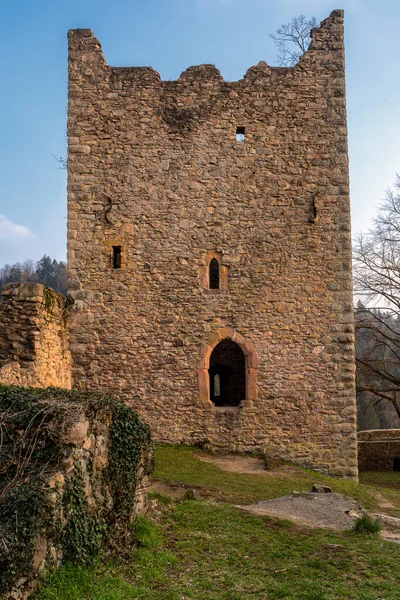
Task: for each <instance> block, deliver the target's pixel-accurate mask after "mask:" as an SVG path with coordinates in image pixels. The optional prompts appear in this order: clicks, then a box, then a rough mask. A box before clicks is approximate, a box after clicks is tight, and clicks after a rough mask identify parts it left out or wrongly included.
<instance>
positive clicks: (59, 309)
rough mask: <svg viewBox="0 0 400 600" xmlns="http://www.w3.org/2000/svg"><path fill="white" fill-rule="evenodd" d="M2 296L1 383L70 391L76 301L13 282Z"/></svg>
mask: <svg viewBox="0 0 400 600" xmlns="http://www.w3.org/2000/svg"><path fill="white" fill-rule="evenodd" d="M1 295H2V301H1V302H0V382H1V383H5V384H17V385H32V386H35V387H36V386H37V387H45V386H48V385H54V386H60V387H63V388H67V389H70V388H71V355H70V351H69V334H68V316H69V311H70V308H71V306H72V304H73V301H72V299H71V298H70V297H67V298H64V296H62V295H61V294H57V292H55V291H54V290H52V289H51V288H49V287H48V286H45V285H41V284H38V283H30V282H29V283H28V282H26V283H10V284H8V285H6V286H4V288H3V289H2V290H1Z"/></svg>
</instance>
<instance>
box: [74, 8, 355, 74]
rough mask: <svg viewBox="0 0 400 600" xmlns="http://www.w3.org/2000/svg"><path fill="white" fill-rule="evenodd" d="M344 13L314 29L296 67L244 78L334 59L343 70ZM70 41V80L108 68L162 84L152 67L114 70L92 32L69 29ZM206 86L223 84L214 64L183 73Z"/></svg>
mask: <svg viewBox="0 0 400 600" xmlns="http://www.w3.org/2000/svg"><path fill="white" fill-rule="evenodd" d="M343 22H344V11H343V10H333V11H332V12H331V14H330V15H329V17H327V18H326V19H324V20H323V21H322V22H321V24H320V26H319V27H315V28H313V29H312V30H311V32H310V35H311V44H310V47H309V49H308V50H307V51H306V52H305V53H304V54H303V55H302V56H301V58H300V60H299V62H298V63H297V64H296V65H295V66H294V67H271V66H270V65H268V64H267V63H266V62H265V61H261V62H259V63H258V64H257V65H255V66H252V67H250V68H249V69H248V70H247V72H246V74H245V75H244V77H243V79H244V80H246V79H250V80H254V79H257V78H265V77H268V76H270V75H271V73H272V72H275V73H279V74H282V75H284V74H288V73H291V72H293V71H296V70H297V71H298V70H302V69H304V68H305V67H307V68H308V67H311V66H313V67H314V68H318V67H323V68H324V66H326V65H327V64H328V63H329V64H331V63H332V57H333V56H334V57H335V62H336V63H338V64H339V66H340V67H341V68H342V67H343V66H344V31H343ZM68 39H69V64H70V77H71V76H72V78H74V71H76V72H79V73H80V75H81V76H82V75H86V76H87V77H88V78H91V76H92V74H93V71H94V70H96V71H98V69H105V70H108V71H111V73H112V74H114V75H115V76H116V77H119V76H124V77H126V78H127V79H129V80H133V81H138V82H141V83H143V84H146V83H147V84H150V83H156V82H161V76H160V74H159V73H158V72H157V71H156V70H155V69H153V68H152V67H113V66H110V65H108V64H107V62H106V60H105V58H104V54H103V51H102V47H101V44H100V42H99V40H98V39H97V38H96V37H95V35H94V33H93V31H92V30H91V29H70V30H69V32H68ZM188 81H190V82H191V83H196V82H197V83H199V84H204V83H205V82H206V83H207V82H210V83H216V82H224V78H223V77H222V75H221V73H220V71H219V70H218V68H217V67H215V66H214V65H208V64H203V65H198V66H191V67H189V68H188V69H186V70H185V71H183V72H182V73H181V75H180V77H179V78H178V79H177V82H182V83H185V82H188Z"/></svg>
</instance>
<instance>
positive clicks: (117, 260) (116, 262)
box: [112, 246, 121, 269]
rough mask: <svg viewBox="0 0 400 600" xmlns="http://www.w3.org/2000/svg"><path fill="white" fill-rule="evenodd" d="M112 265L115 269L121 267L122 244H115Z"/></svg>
mask: <svg viewBox="0 0 400 600" xmlns="http://www.w3.org/2000/svg"><path fill="white" fill-rule="evenodd" d="M112 266H113V269H120V268H121V246H113V255H112Z"/></svg>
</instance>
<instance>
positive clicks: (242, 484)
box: [154, 445, 400, 512]
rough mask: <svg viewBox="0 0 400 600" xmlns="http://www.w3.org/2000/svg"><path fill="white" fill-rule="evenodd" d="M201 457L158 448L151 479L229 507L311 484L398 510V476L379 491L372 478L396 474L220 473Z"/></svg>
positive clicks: (191, 451)
mask: <svg viewBox="0 0 400 600" xmlns="http://www.w3.org/2000/svg"><path fill="white" fill-rule="evenodd" d="M202 454H204V455H205V456H207V453H206V452H202V451H201V450H197V449H194V448H190V447H187V446H166V445H165V446H164V445H159V446H158V447H157V451H156V469H155V472H154V477H155V478H156V479H157V478H159V479H165V480H166V481H169V482H176V483H181V484H185V485H189V486H195V487H200V488H203V495H204V496H207V495H208V496H210V497H212V498H213V499H215V500H217V501H218V500H220V501H223V502H230V503H232V504H249V503H251V502H258V501H260V500H269V499H272V498H278V497H279V496H285V495H287V494H291V493H292V492H293V491H311V487H312V484H313V483H326V484H327V485H328V486H330V487H331V488H332V491H333V492H337V493H340V494H346V495H348V496H351V497H352V498H354V499H355V500H356V501H357V502H360V504H362V505H363V506H364V507H365V508H367V509H374V510H375V509H378V501H377V498H376V492H377V491H378V492H380V493H384V495H385V497H386V498H387V499H388V500H390V501H391V502H393V504H394V505H395V506H396V507H397V508H398V509H400V477H398V482H399V485H398V488H396V487H395V486H392V487H391V489H387V488H386V487H385V488H384V489H383V490H382V489H381V487H380V485H379V480H378V481H377V479H376V478H374V475H396V476H400V473H388V474H383V473H378V474H369V481H368V482H367V481H366V483H369V485H364V484H362V485H360V484H357V483H355V482H354V481H351V480H345V479H334V478H332V477H326V476H324V475H321V474H319V473H316V472H315V471H311V470H308V469H301V468H297V469H295V468H293V471H294V472H291V473H290V475H288V474H281V475H276V476H275V475H274V474H273V473H271V472H269V473H268V475H262V474H260V475H247V474H245V473H232V472H228V471H221V469H219V468H218V467H217V466H216V465H214V464H211V463H208V462H203V461H201V460H200V459H199V457H200V456H201V455H202ZM208 456H209V455H208ZM278 473H279V471H278ZM388 479H389V478H388ZM363 481H364V479H363ZM385 481H386V479H385ZM392 512H393V511H392Z"/></svg>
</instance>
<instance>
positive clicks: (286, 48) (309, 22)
mask: <svg viewBox="0 0 400 600" xmlns="http://www.w3.org/2000/svg"><path fill="white" fill-rule="evenodd" d="M316 26H317V19H316V18H315V17H311V19H307V18H306V17H305V16H304V15H300V16H299V17H294V18H293V19H292V20H291V21H290V23H287V24H286V25H281V27H280V28H279V29H277V30H276V32H275V33H270V37H271V38H272V39H273V40H274V42H275V45H276V46H277V47H278V50H279V53H278V58H277V63H278V65H280V66H282V67H293V65H295V64H296V63H297V62H298V60H299V58H300V56H301V55H302V54H304V52H306V50H307V49H308V47H309V45H310V43H311V37H310V32H311V29H312V28H313V27H316Z"/></svg>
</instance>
